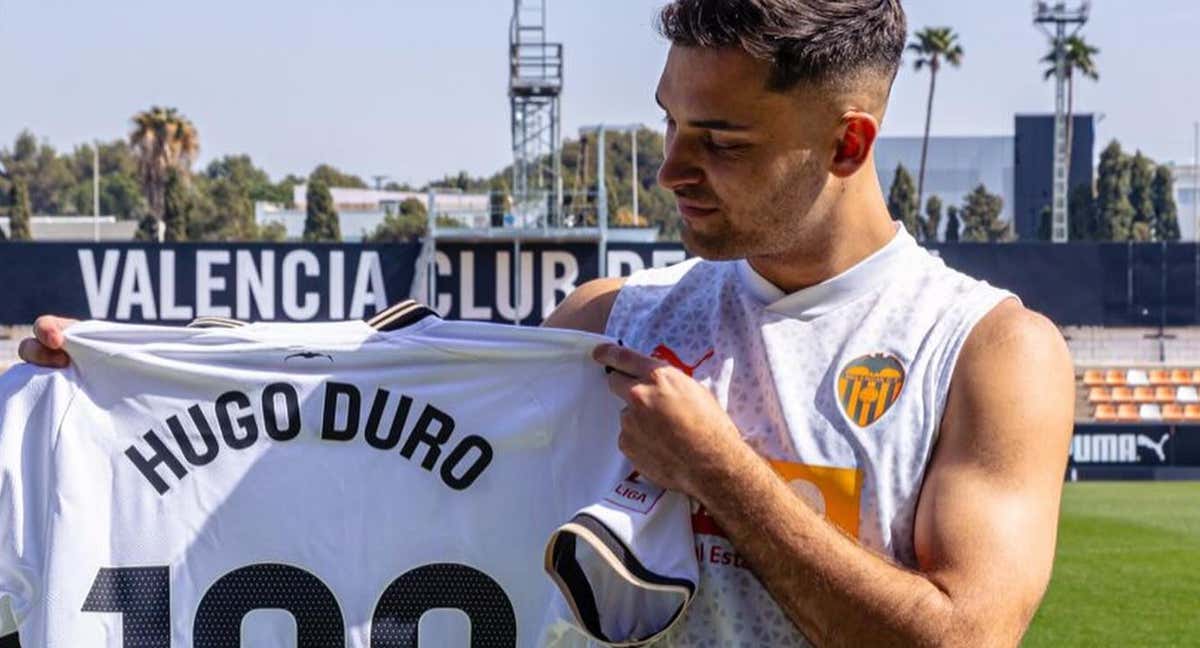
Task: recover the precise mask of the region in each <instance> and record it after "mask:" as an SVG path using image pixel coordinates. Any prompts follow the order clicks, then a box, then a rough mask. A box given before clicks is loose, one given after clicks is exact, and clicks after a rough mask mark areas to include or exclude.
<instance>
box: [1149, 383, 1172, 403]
mask: <svg viewBox="0 0 1200 648" xmlns="http://www.w3.org/2000/svg"><path fill="white" fill-rule="evenodd" d="M1175 392H1176V389H1175V388H1174V387H1168V386H1166V385H1159V386H1158V387H1155V388H1154V402H1156V403H1174V402H1175Z"/></svg>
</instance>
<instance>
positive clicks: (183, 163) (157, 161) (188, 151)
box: [129, 106, 200, 220]
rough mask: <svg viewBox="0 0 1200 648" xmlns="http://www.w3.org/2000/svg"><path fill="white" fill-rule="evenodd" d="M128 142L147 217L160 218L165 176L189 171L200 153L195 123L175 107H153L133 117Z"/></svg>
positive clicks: (162, 208)
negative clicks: (148, 211)
mask: <svg viewBox="0 0 1200 648" xmlns="http://www.w3.org/2000/svg"><path fill="white" fill-rule="evenodd" d="M129 145H130V146H131V147H132V148H133V151H134V156H135V158H136V159H137V166H138V180H139V181H140V182H141V185H142V191H143V193H144V194H145V196H146V204H147V205H148V206H149V208H150V216H152V217H154V218H156V219H158V220H162V217H163V210H164V209H165V200H166V187H167V175H168V173H169V172H170V170H171V169H176V170H178V171H179V172H181V173H183V174H184V175H185V176H187V175H188V174H190V173H191V165H192V161H193V160H195V159H196V155H197V154H198V153H199V152H200V136H199V133H198V132H197V131H196V127H195V125H193V124H192V122H191V121H190V120H188V118H187V117H184V116H183V115H182V114H181V113H180V112H179V111H178V110H176V109H175V108H164V107H161V106H152V107H151V108H150V109H149V110H145V111H142V112H139V113H137V114H136V115H134V116H133V131H132V132H131V133H130V134H129Z"/></svg>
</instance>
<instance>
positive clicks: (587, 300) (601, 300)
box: [542, 278, 625, 334]
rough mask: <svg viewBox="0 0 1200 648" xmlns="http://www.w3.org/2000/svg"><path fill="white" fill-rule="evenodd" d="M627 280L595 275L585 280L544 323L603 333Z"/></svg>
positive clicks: (550, 325) (545, 324)
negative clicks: (594, 277) (589, 279)
mask: <svg viewBox="0 0 1200 648" xmlns="http://www.w3.org/2000/svg"><path fill="white" fill-rule="evenodd" d="M624 284H625V280H624V279H621V278H612V279H593V280H591V281H589V282H587V283H585V284H583V285H582V286H580V287H578V288H576V289H575V290H574V291H572V292H571V294H570V295H567V298H566V299H564V300H563V302H562V303H561V304H559V305H558V307H557V308H555V309H554V312H552V313H550V316H549V317H547V318H546V321H544V322H542V326H548V327H552V328H566V329H575V330H578V331H588V332H590V333H600V334H603V333H604V327H605V326H606V325H607V324H608V313H609V312H610V311H611V310H612V306H613V303H614V302H616V300H617V293H618V292H620V291H621V286H622V285H624Z"/></svg>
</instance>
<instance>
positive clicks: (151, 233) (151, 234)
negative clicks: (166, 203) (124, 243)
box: [133, 214, 164, 243]
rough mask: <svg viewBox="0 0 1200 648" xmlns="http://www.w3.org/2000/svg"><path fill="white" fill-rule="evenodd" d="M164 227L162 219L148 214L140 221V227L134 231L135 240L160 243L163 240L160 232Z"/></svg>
mask: <svg viewBox="0 0 1200 648" xmlns="http://www.w3.org/2000/svg"><path fill="white" fill-rule="evenodd" d="M163 229H164V225H163V222H162V221H161V220H159V219H157V218H155V217H153V216H151V215H150V214H146V215H145V216H142V218H141V220H139V221H138V227H137V229H136V230H134V232H133V240H135V241H148V242H151V243H159V242H161V236H160V232H161V231H162V230H163Z"/></svg>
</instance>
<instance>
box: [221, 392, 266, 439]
mask: <svg viewBox="0 0 1200 648" xmlns="http://www.w3.org/2000/svg"><path fill="white" fill-rule="evenodd" d="M230 405H236V406H237V407H238V408H239V409H241V410H249V409H250V397H249V396H247V395H245V394H243V393H242V392H238V391H228V392H225V393H224V394H221V395H220V396H218V397H217V424H218V425H220V426H221V436H222V437H224V438H225V445H227V446H229V447H230V448H233V449H234V450H242V449H245V448H249V447H250V446H252V445H254V442H255V441H257V440H258V423H255V422H254V412H252V411H247V412H246V415H245V416H242V417H241V418H239V419H238V420H237V424H238V427H239V428H241V430H242V431H243V432H245V433H246V436H244V437H242V438H240V439H239V438H238V437H237V436H236V435H235V434H234V429H233V421H231V420H230V416H231V413H230V411H229V410H230V408H229V406H230Z"/></svg>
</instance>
